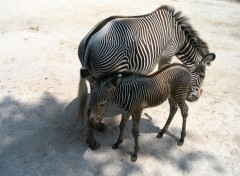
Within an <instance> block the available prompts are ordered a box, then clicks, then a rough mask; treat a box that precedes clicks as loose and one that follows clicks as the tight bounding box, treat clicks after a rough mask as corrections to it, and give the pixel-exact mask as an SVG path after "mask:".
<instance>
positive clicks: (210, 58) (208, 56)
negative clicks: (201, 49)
mask: <svg viewBox="0 0 240 176" xmlns="http://www.w3.org/2000/svg"><path fill="white" fill-rule="evenodd" d="M215 57H216V55H215V54H214V53H208V54H206V55H205V57H204V58H203V59H202V63H203V64H207V65H210V64H211V62H212V61H214V59H215Z"/></svg>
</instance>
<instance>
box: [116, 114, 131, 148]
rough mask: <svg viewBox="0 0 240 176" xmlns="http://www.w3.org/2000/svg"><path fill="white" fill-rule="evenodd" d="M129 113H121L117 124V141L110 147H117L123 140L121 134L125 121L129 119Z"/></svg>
mask: <svg viewBox="0 0 240 176" xmlns="http://www.w3.org/2000/svg"><path fill="white" fill-rule="evenodd" d="M129 117H130V114H128V113H127V112H123V113H122V119H121V122H120V125H119V129H120V133H119V137H118V140H117V142H116V143H115V144H114V145H113V146H112V149H117V148H118V147H119V145H120V144H121V143H122V142H123V134H124V130H125V128H126V123H127V121H128V120H129Z"/></svg>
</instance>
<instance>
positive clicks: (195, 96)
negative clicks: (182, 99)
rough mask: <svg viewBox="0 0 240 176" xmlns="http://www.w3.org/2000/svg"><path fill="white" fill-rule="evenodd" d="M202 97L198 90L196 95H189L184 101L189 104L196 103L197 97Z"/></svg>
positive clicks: (200, 91)
mask: <svg viewBox="0 0 240 176" xmlns="http://www.w3.org/2000/svg"><path fill="white" fill-rule="evenodd" d="M201 95H202V89H200V90H199V91H198V92H197V93H191V94H190V95H188V96H187V98H186V100H187V101H190V102H194V101H197V100H198V99H199V97H200V96H201Z"/></svg>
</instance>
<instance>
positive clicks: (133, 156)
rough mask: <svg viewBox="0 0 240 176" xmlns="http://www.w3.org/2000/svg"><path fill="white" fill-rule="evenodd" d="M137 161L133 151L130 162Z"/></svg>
mask: <svg viewBox="0 0 240 176" xmlns="http://www.w3.org/2000/svg"><path fill="white" fill-rule="evenodd" d="M136 161H137V155H136V154H135V153H134V154H133V155H132V156H131V162H136Z"/></svg>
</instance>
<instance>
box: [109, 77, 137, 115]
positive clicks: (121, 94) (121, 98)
mask: <svg viewBox="0 0 240 176" xmlns="http://www.w3.org/2000/svg"><path fill="white" fill-rule="evenodd" d="M135 91H136V85H135V84H134V81H128V82H123V83H121V84H120V85H119V87H118V88H117V89H115V90H114V91H113V93H112V103H114V104H116V105H117V106H118V107H120V108H122V109H124V110H126V111H129V110H130V109H131V105H132V100H133V99H134V96H135V94H134V92H135Z"/></svg>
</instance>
